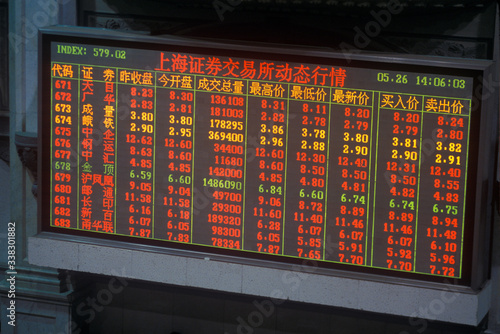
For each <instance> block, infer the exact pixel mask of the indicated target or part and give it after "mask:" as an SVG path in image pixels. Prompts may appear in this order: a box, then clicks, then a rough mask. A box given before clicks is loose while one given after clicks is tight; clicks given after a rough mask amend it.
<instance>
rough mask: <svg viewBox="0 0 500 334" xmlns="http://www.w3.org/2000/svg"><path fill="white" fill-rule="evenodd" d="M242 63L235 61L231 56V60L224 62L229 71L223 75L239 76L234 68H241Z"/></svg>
mask: <svg viewBox="0 0 500 334" xmlns="http://www.w3.org/2000/svg"><path fill="white" fill-rule="evenodd" d="M239 65H240V63H239V62H238V61H233V60H232V59H231V58H229V61H225V62H224V67H223V69H227V73H225V74H223V76H229V75H230V76H232V77H235V78H237V77H238V74H236V73H234V70H237V69H239Z"/></svg>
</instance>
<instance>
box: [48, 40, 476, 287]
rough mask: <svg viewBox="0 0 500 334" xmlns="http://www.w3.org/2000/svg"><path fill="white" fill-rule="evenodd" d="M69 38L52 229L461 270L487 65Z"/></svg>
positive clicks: (59, 94) (54, 114) (56, 94)
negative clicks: (470, 74)
mask: <svg viewBox="0 0 500 334" xmlns="http://www.w3.org/2000/svg"><path fill="white" fill-rule="evenodd" d="M66 44H68V43H66ZM70 46H72V47H73V46H74V47H78V48H85V49H86V50H88V51H87V52H86V53H85V55H83V52H82V54H81V55H77V54H68V53H64V52H59V51H60V50H64V49H65V48H64V47H65V45H62V44H61V43H59V42H53V44H52V46H51V50H52V53H51V59H50V60H51V61H50V68H47V72H49V73H50V87H51V88H50V112H49V114H50V131H51V139H50V141H51V142H50V166H51V171H50V198H51V204H50V208H49V209H48V210H50V213H49V216H50V226H51V227H52V228H53V229H56V230H61V231H69V230H73V231H80V232H87V233H91V232H96V233H99V235H100V236H121V237H122V238H125V239H126V240H128V241H130V242H134V243H142V242H144V243H147V242H148V240H153V241H162V242H163V244H164V245H165V246H168V247H180V248H182V247H188V246H190V247H195V249H196V250H203V251H207V252H210V251H212V250H221V249H226V250H231V252H230V253H231V254H232V255H236V256H237V255H244V256H252V255H259V256H261V255H263V254H265V256H264V257H266V258H267V259H275V260H280V259H284V260H289V259H310V260H315V261H318V263H321V264H332V265H335V266H341V267H342V268H344V267H345V268H347V266H345V265H350V266H351V267H364V268H378V269H381V270H391V271H399V272H409V273H413V274H426V275H433V276H447V277H455V278H460V277H461V276H462V258H463V239H464V232H465V219H464V217H465V214H466V213H465V209H466V208H465V196H466V184H467V172H468V159H469V154H471V153H470V148H469V146H470V139H469V134H470V131H471V130H470V129H471V122H472V121H473V117H472V114H471V104H472V103H471V100H472V79H470V78H467V77H454V76H452V75H440V76H439V77H437V76H435V75H433V74H432V73H430V74H425V72H418V71H416V70H415V71H412V72H409V71H407V72H401V71H399V72H392V71H380V70H377V69H370V68H366V67H364V68H361V67H359V68H358V67H345V66H332V65H328V64H323V63H320V62H318V63H314V62H313V61H312V60H311V59H308V61H304V62H303V63H301V62H286V61H283V60H276V59H275V60H272V59H271V60H263V59H255V58H245V56H244V55H242V56H241V57H228V56H221V55H220V54H219V55H215V54H207V53H202V52H201V51H200V53H193V52H190V53H185V52H164V51H158V50H150V49H147V48H144V49H134V48H120V49H119V51H120V52H119V54H120V57H114V56H113V55H115V54H117V53H116V50H115V49H113V48H105V47H102V46H99V47H96V46H93V45H84V44H82V45H79V44H75V45H73V44H71V45H70ZM96 48H97V49H98V50H101V49H102V50H108V49H109V50H108V52H102V53H101V54H102V55H106V54H107V55H108V56H99V54H100V53H99V52H98V53H97V56H96V55H95V52H91V51H90V50H93V49H96ZM87 54H88V55H87ZM313 60H314V59H313ZM90 235H92V234H90ZM94 235H95V234H94ZM196 247H198V248H196ZM342 265H344V266H342Z"/></svg>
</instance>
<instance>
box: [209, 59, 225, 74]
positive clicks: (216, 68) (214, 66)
mask: <svg viewBox="0 0 500 334" xmlns="http://www.w3.org/2000/svg"><path fill="white" fill-rule="evenodd" d="M221 69H222V65H221V63H220V59H219V58H215V57H213V58H208V62H207V70H208V73H207V74H208V75H217V74H219V72H220V70H221Z"/></svg>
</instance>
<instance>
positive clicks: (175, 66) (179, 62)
mask: <svg viewBox="0 0 500 334" xmlns="http://www.w3.org/2000/svg"><path fill="white" fill-rule="evenodd" d="M187 66H188V64H187V56H185V55H180V54H177V55H172V71H174V72H181V73H184V72H186V71H187V69H188V68H187Z"/></svg>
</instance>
